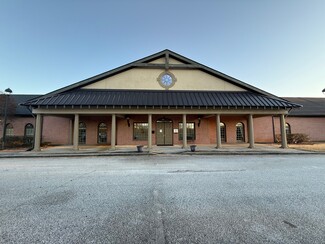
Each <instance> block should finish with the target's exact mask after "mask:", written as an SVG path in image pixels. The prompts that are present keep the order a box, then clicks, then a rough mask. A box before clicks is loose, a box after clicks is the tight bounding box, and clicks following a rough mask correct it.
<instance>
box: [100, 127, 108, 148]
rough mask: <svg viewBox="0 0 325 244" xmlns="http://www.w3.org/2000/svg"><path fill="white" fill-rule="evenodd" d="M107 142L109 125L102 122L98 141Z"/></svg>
mask: <svg viewBox="0 0 325 244" xmlns="http://www.w3.org/2000/svg"><path fill="white" fill-rule="evenodd" d="M106 142H107V126H106V124H105V123H100V124H99V125H98V143H100V144H101V143H106Z"/></svg>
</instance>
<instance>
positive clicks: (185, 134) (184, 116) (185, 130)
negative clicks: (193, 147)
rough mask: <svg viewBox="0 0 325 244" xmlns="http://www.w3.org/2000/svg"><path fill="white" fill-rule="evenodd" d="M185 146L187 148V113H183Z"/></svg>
mask: <svg viewBox="0 0 325 244" xmlns="http://www.w3.org/2000/svg"><path fill="white" fill-rule="evenodd" d="M183 148H184V149H186V148H187V124H186V114H183Z"/></svg>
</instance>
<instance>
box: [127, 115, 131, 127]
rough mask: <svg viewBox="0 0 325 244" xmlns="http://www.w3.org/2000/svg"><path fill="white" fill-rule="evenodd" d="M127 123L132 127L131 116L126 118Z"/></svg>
mask: <svg viewBox="0 0 325 244" xmlns="http://www.w3.org/2000/svg"><path fill="white" fill-rule="evenodd" d="M126 122H127V124H128V127H130V126H131V125H130V117H129V116H126Z"/></svg>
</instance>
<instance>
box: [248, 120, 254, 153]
mask: <svg viewBox="0 0 325 244" xmlns="http://www.w3.org/2000/svg"><path fill="white" fill-rule="evenodd" d="M248 140H249V148H254V147H255V140H254V123H253V115H252V114H249V115H248Z"/></svg>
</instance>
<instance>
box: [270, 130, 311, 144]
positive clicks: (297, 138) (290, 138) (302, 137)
mask: <svg viewBox="0 0 325 244" xmlns="http://www.w3.org/2000/svg"><path fill="white" fill-rule="evenodd" d="M275 141H276V142H278V143H279V142H281V135H276V136H275ZM309 141H310V139H309V137H308V135H306V134H301V133H295V134H287V142H288V143H289V144H300V143H303V142H309Z"/></svg>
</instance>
